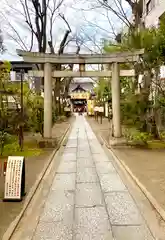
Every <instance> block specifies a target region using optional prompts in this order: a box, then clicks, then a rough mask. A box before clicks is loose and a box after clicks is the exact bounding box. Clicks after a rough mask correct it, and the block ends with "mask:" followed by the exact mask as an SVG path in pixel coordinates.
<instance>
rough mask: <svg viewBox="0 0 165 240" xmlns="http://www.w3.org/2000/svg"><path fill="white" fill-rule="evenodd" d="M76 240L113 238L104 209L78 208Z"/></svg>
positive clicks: (76, 211)
mask: <svg viewBox="0 0 165 240" xmlns="http://www.w3.org/2000/svg"><path fill="white" fill-rule="evenodd" d="M75 223H76V224H75V231H74V239H75V240H82V239H83V240H105V239H106V237H107V235H108V236H109V238H108V239H109V240H111V239H113V238H112V232H111V230H110V225H109V220H108V216H107V213H106V211H105V208H104V207H94V208H76V210H75Z"/></svg>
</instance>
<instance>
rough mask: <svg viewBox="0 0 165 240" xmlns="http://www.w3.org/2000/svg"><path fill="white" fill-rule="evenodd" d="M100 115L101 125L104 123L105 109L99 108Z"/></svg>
mask: <svg viewBox="0 0 165 240" xmlns="http://www.w3.org/2000/svg"><path fill="white" fill-rule="evenodd" d="M99 113H100V123H101V124H102V122H103V113H104V107H99Z"/></svg>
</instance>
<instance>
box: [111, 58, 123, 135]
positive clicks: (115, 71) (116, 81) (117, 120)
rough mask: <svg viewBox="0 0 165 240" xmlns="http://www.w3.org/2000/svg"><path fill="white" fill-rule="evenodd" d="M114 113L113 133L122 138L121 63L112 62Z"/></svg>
mask: <svg viewBox="0 0 165 240" xmlns="http://www.w3.org/2000/svg"><path fill="white" fill-rule="evenodd" d="M111 84H112V85H111V86H112V113H113V134H114V137H116V138H120V137H121V135H122V133H121V117H120V77H119V64H118V63H113V64H112V82H111Z"/></svg>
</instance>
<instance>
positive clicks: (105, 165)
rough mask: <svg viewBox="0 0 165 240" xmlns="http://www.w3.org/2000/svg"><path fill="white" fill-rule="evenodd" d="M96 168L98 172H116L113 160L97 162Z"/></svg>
mask: <svg viewBox="0 0 165 240" xmlns="http://www.w3.org/2000/svg"><path fill="white" fill-rule="evenodd" d="M96 170H97V173H98V174H104V173H107V174H108V173H116V170H115V168H114V166H113V165H112V163H111V162H96Z"/></svg>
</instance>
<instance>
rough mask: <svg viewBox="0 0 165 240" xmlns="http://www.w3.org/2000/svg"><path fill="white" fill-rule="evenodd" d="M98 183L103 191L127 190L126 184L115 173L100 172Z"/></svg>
mask: <svg viewBox="0 0 165 240" xmlns="http://www.w3.org/2000/svg"><path fill="white" fill-rule="evenodd" d="M99 178H100V183H101V187H102V190H103V192H105V193H106V192H112V191H127V189H126V186H125V185H124V183H123V182H122V180H121V178H120V177H119V175H118V174H117V173H109V174H100V175H99Z"/></svg>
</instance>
